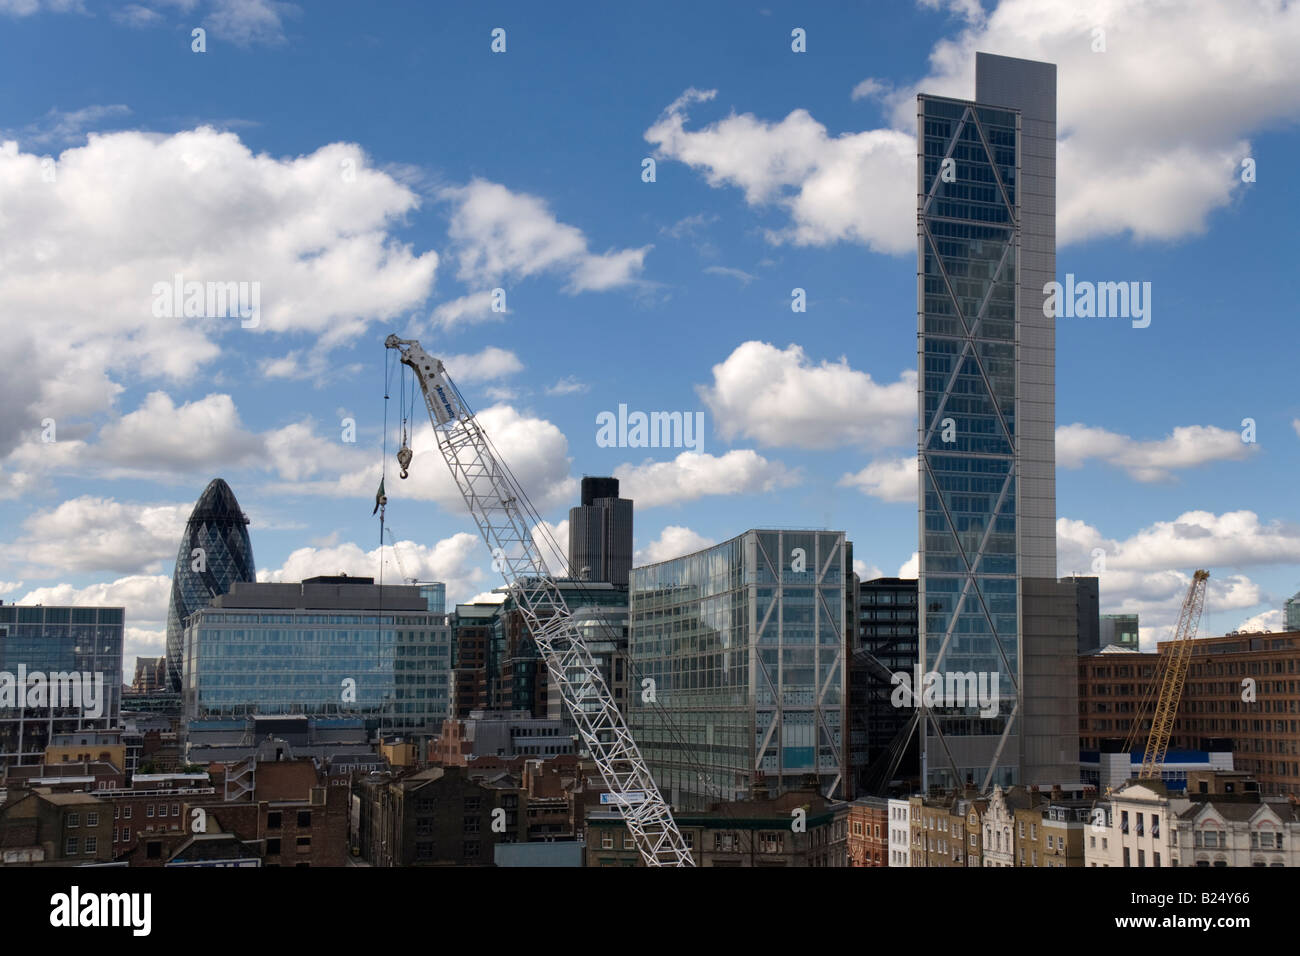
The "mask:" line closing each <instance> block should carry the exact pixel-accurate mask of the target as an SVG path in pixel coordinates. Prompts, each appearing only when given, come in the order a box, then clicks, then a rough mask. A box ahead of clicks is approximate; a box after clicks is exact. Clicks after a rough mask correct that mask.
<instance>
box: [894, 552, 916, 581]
mask: <svg viewBox="0 0 1300 956" xmlns="http://www.w3.org/2000/svg"><path fill="white" fill-rule="evenodd" d="M920 568H921V556H920V553H919V552H916V551H913V552H912V556H911V557H910V558H908V559H907V560H906V561H904V562H903V563H902V564H901V565H899V567H898V573H897V574H896V575H894V577H897V578H915V577H919V576H920V574H921V571H920Z"/></svg>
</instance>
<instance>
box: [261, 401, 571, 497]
mask: <svg viewBox="0 0 1300 956" xmlns="http://www.w3.org/2000/svg"><path fill="white" fill-rule="evenodd" d="M476 417H477V418H478V421H479V423H480V424H481V425H482V426H483V430H484V431H485V432H486V433H487V435H488V437H489V438H491V440H492V444H493V446H494V447H495V448H496V449H497V451H498V452H499V453H500V455H501V457H502V458H503V459H504V460H505V462H506V464H508V465H509V466H510V470H511V471H512V472H513V473H514V475H515V477H516V478H517V479H518V480H519V483H520V485H522V487H523V489H524V492H525V493H526V494H527V495H528V497H529V499H530V500H531V501H532V503H533V504H534V506H536V507H537V508H538V509H539V510H541V511H546V510H547V509H550V508H554V507H557V506H559V505H561V504H565V503H569V502H571V500H572V499H573V498H574V496H575V495H576V493H577V489H578V483H577V481H576V480H575V479H573V478H572V477H571V476H570V475H569V464H570V459H569V443H568V439H566V438H565V437H564V433H563V432H561V431H560V429H559V428H557V427H556V426H555V425H553V424H552V423H551V422H549V421H547V420H546V419H542V418H535V417H532V416H530V415H527V414H523V413H521V412H519V411H516V410H515V409H514V408H513V407H511V406H509V405H493V406H491V407H489V408H485V409H483V410H482V411H480V412H477V413H476ZM320 441H323V440H320ZM410 446H411V451H412V452H413V453H414V454H413V457H412V459H411V466H410V477H409V479H407V480H405V481H402V480H400V479H398V478H397V476H396V471H397V469H396V467H395V465H394V463H393V462H392V461H391V460H390V461H389V462H388V479H389V480H388V482H387V484H386V486H385V491H386V492H387V493H388V500H389V514H390V516H391V515H392V513H393V507H394V505H395V504H396V503H397V502H399V501H402V500H407V501H436V502H438V503H439V504H440V505H441V506H442V507H443V508H445V509H446V510H447V511H448V512H450V513H451V514H454V515H463V514H465V501H464V499H463V498H462V497H461V494H460V490H459V489H458V488H457V487H456V484H455V482H454V481H453V480H452V477H451V473H450V470H449V469H448V468H447V462H446V459H444V458H443V456H442V452H441V451H439V450H438V443H437V440H436V439H435V437H434V433H433V428H432V426H430V425H420V426H419V427H417V428H415V429H414V431H413V432H412V434H411V438H410ZM292 447H293V446H292V445H291V444H290V445H287V446H286V448H288V449H289V450H292ZM328 448H329V446H328V443H326V444H322V445H320V450H321V453H322V454H324V453H326V452H327V451H328ZM394 453H395V452H394ZM317 473H319V475H320V476H319V477H316V478H315V480H312V481H299V482H297V483H295V484H293V485H289V486H280V487H277V488H275V489H273V490H278V491H292V492H295V493H298V494H311V495H326V496H330V497H340V498H357V499H359V500H361V501H365V502H373V500H374V495H375V489H377V488H378V487H379V477H380V464H379V463H377V462H374V461H373V459H372V458H369V457H368V456H366V455H365V454H364V453H356V455H355V456H351V455H350V456H349V457H348V458H347V459H346V460H345V461H344V462H343V464H342V467H340V468H336V469H325V468H319V469H314V470H313V476H314V475H315V474H317ZM394 520H396V519H394Z"/></svg>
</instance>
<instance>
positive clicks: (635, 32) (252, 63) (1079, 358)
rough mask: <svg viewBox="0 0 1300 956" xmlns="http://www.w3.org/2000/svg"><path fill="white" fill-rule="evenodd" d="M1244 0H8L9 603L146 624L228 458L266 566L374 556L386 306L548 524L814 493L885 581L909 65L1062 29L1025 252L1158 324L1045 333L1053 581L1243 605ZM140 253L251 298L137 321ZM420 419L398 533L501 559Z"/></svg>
mask: <svg viewBox="0 0 1300 956" xmlns="http://www.w3.org/2000/svg"><path fill="white" fill-rule="evenodd" d="M1230 6H1231V9H1229V7H1230ZM1243 6H1244V5H1223V4H1214V3H1198V2H1190V3H1186V4H1182V5H1179V6H1178V8H1176V9H1172V10H1171V9H1167V8H1165V7H1164V6H1163V5H1161V4H1156V3H1141V2H1134V3H1131V4H1128V5H1126V6H1125V7H1124V9H1123V10H1117V9H1114V10H1113V9H1111V7H1112V5H1110V4H1105V3H1101V2H1095V3H1092V2H1069V3H1067V2H1064V0H1062V2H1055V0H1038V2H1033V3H1030V2H1028V0H1015V2H1011V0H1004V2H1002V3H1001V4H1000V5H997V6H994V5H992V4H988V3H986V4H985V5H984V6H983V7H981V6H980V5H979V4H977V3H975V2H973V0H968V2H951V3H950V2H942V3H940V2H923V3H919V4H917V5H915V6H913V5H909V4H907V3H881V4H848V3H825V4H817V5H815V8H814V9H812V10H809V9H807V6H806V5H802V4H775V3H770V4H766V5H760V6H748V5H744V4H739V3H729V4H717V5H702V4H689V5H688V4H680V3H662V4H657V5H655V6H654V8H653V9H652V10H647V9H645V8H627V9H622V8H613V7H609V6H608V5H603V4H568V5H565V6H564V7H563V8H562V9H560V10H557V9H555V8H554V6H553V5H551V6H545V7H543V6H539V5H536V4H491V5H487V4H438V5H436V6H435V5H428V4H418V3H386V4H382V5H357V4H344V3H313V4H310V5H306V4H304V5H301V6H295V5H292V4H277V3H269V2H264V0H166V2H163V0H142V2H141V3H136V4H108V3H96V2H94V0H84V2H83V3H76V2H55V3H49V2H45V0H0V79H2V80H3V82H0V142H3V143H6V145H5V146H3V147H2V148H0V330H2V331H3V332H4V335H5V339H6V341H7V342H8V344H9V346H10V350H11V351H10V359H11V361H10V363H7V364H9V365H10V366H11V372H10V373H9V375H8V378H7V381H6V382H4V383H3V384H0V598H3V599H4V600H7V601H43V602H45V603H55V602H70V601H84V602H100V603H111V604H124V605H125V606H126V607H127V613H128V631H129V640H128V648H127V654H128V660H129V659H130V658H131V657H132V656H134V655H135V654H160V653H162V638H163V631H164V629H165V623H164V622H165V612H166V591H167V581H168V579H169V577H170V574H171V570H172V562H173V561H174V558H175V549H176V544H177V541H178V535H179V531H180V528H181V526H182V525H183V522H184V520H185V517H186V516H187V514H188V512H189V510H190V508H191V507H192V506H193V503H194V500H195V499H196V498H197V496H198V494H199V493H200V491H201V490H202V488H203V486H204V485H205V484H206V483H207V481H208V480H209V479H210V478H212V477H214V476H217V475H220V476H222V477H225V478H226V479H227V480H228V481H229V482H230V483H231V486H232V488H233V489H234V491H235V494H236V495H237V497H238V498H239V501H240V503H241V505H242V506H243V507H244V509H245V510H246V511H247V512H248V513H249V515H250V516H251V518H252V526H251V534H252V539H253V547H254V553H255V559H256V563H257V566H258V568H259V572H260V573H261V574H262V575H263V576H264V577H267V578H270V579H276V580H297V579H299V578H301V577H303V576H307V575H310V574H315V573H335V572H337V571H339V570H346V571H348V572H350V573H375V572H376V569H377V561H378V556H377V554H376V553H375V549H376V546H377V543H378V527H377V519H373V518H372V517H371V515H370V511H371V507H372V504H373V495H374V489H375V485H376V483H377V479H378V473H379V471H378V470H379V467H380V464H381V452H380V440H381V431H382V421H383V414H384V407H383V405H384V403H383V393H382V383H383V375H384V359H385V356H384V349H383V348H382V341H383V338H384V336H385V335H386V334H387V333H388V332H390V331H396V332H398V333H399V334H402V335H405V336H409V337H417V338H419V339H420V340H421V342H422V343H423V344H424V345H425V347H426V348H427V349H429V351H431V352H433V353H434V354H438V355H441V356H443V357H444V359H445V360H446V361H447V365H448V371H449V373H450V375H451V376H452V378H453V379H455V380H456V381H457V383H458V384H459V385H460V387H461V390H462V392H463V393H464V394H465V396H466V398H467V399H468V400H469V401H470V402H471V403H472V404H473V405H474V406H475V407H476V408H478V409H480V410H481V411H482V412H483V419H484V421H485V423H486V425H487V427H488V428H489V431H490V432H491V433H492V435H493V437H494V439H495V440H496V442H497V444H498V446H499V447H500V448H501V449H502V451H503V452H504V453H505V454H506V456H507V458H508V459H509V460H510V462H511V464H512V466H513V467H514V469H515V471H516V472H517V473H518V474H519V476H520V478H521V479H522V480H523V481H524V483H525V485H526V487H527V489H528V491H529V494H530V496H531V497H532V498H533V500H534V503H535V504H537V505H538V506H539V507H540V508H541V510H542V512H543V514H544V516H545V517H546V518H547V519H548V520H549V521H550V522H552V523H553V524H554V525H555V526H556V530H557V531H558V532H560V534H561V535H563V531H564V528H563V525H562V524H561V522H562V521H563V519H564V518H565V517H566V515H567V509H568V507H569V506H570V505H571V504H573V503H574V501H575V500H576V497H577V479H578V478H579V477H580V476H581V475H583V474H609V473H614V474H617V475H619V476H620V477H621V478H622V479H623V481H624V489H625V493H627V494H629V495H630V496H631V497H633V498H634V499H636V501H637V517H636V545H637V548H638V553H639V556H640V557H641V558H642V560H651V559H659V558H664V557H670V556H673V555H675V554H679V553H683V552H684V551H689V550H694V549H696V548H698V547H700V546H703V545H704V544H706V543H709V542H712V541H718V540H722V539H725V538H727V537H731V536H733V535H735V534H738V533H740V532H741V531H743V530H745V529H746V528H749V527H756V526H772V525H776V526H825V527H831V528H836V529H843V530H845V531H846V532H847V533H848V534H849V536H850V538H851V540H853V542H854V546H855V556H856V557H857V558H858V560H859V562H860V567H859V570H860V572H861V573H864V574H873V575H874V574H875V573H884V574H896V573H898V572H899V570H900V568H905V567H906V566H908V565H909V562H911V560H912V557H913V554H914V552H915V550H916V512H915V485H916V482H915V472H914V470H911V471H909V468H911V469H914V461H915V439H914V427H915V424H914V419H915V407H916V403H915V386H914V378H913V376H914V374H915V367H916V352H915V332H916V322H915V314H916V280H915V269H916V265H915V231H914V229H915V207H914V202H915V199H914V192H915V188H914V184H915V141H914V137H915V122H914V114H915V110H914V102H915V93H916V91H917V90H918V89H919V90H923V91H927V92H934V93H940V94H945V95H951V96H959V97H963V98H969V97H970V96H972V95H973V93H974V68H973V52H974V51H975V50H976V49H979V50H987V51H989V52H994V53H1001V54H1006V55H1012V56H1022V57H1026V58H1031V59H1043V60H1049V61H1052V62H1055V63H1057V64H1058V86H1059V95H1058V103H1059V110H1060V113H1059V130H1058V141H1059V149H1060V152H1059V166H1058V221H1057V227H1058V243H1059V245H1058V256H1057V271H1058V275H1059V276H1060V277H1062V278H1063V277H1064V275H1065V274H1066V273H1074V274H1075V275H1076V276H1077V277H1078V278H1080V279H1086V280H1092V281H1142V282H1150V283H1151V288H1152V321H1151V324H1150V326H1149V327H1148V328H1144V329H1136V328H1133V327H1132V326H1131V324H1130V323H1129V322H1128V321H1127V320H1124V319H1097V318H1093V319H1080V318H1074V319H1071V318H1063V319H1061V320H1060V321H1059V323H1058V337H1057V350H1058V351H1057V405H1056V415H1057V424H1058V465H1059V466H1060V467H1059V470H1058V481H1057V513H1058V516H1059V519H1060V520H1059V522H1058V552H1059V567H1058V570H1059V573H1061V574H1066V573H1070V572H1072V571H1081V572H1088V571H1089V570H1090V568H1091V566H1092V562H1093V560H1094V559H1093V554H1094V550H1095V549H1097V548H1100V549H1101V550H1102V551H1104V552H1105V557H1106V570H1105V572H1104V573H1103V574H1102V583H1101V596H1102V606H1103V610H1104V611H1137V612H1139V613H1141V615H1142V619H1143V624H1144V625H1145V626H1144V630H1143V637H1144V641H1150V640H1152V639H1154V638H1155V637H1157V636H1159V637H1164V636H1165V631H1166V629H1167V627H1168V625H1169V624H1170V623H1171V622H1172V619H1173V617H1174V613H1175V611H1176V608H1177V605H1178V602H1179V600H1180V598H1181V595H1182V594H1183V592H1184V591H1185V590H1186V586H1187V583H1188V581H1189V580H1190V578H1189V575H1190V572H1191V570H1192V569H1194V568H1195V567H1199V566H1207V567H1209V568H1210V570H1211V572H1212V578H1211V583H1212V587H1211V591H1210V600H1209V606H1208V612H1209V620H1208V622H1207V626H1208V629H1209V630H1210V631H1212V632H1214V633H1222V632H1223V631H1225V630H1228V629H1231V628H1235V627H1237V626H1239V625H1242V624H1244V623H1247V622H1249V625H1248V626H1251V627H1272V628H1274V629H1277V628H1279V627H1280V625H1281V621H1280V618H1279V616H1278V614H1277V609H1278V608H1280V606H1281V602H1282V601H1283V600H1284V599H1285V598H1286V597H1288V596H1289V595H1290V594H1292V593H1294V592H1295V591H1296V590H1297V588H1298V587H1300V573H1297V565H1300V523H1298V522H1297V518H1298V515H1297V508H1296V505H1295V504H1294V503H1293V500H1294V496H1293V495H1292V494H1291V491H1292V488H1293V486H1294V481H1293V478H1292V476H1293V475H1294V474H1295V471H1296V468H1297V466H1298V465H1300V398H1297V397H1296V393H1295V390H1294V383H1293V377H1292V375H1291V374H1289V373H1290V371H1291V369H1292V368H1293V367H1294V365H1295V358H1294V355H1293V352H1294V345H1295V342H1296V335H1295V333H1294V331H1293V322H1294V319H1295V306H1294V303H1295V302H1296V301H1297V288H1296V286H1297V279H1296V270H1295V269H1294V263H1293V260H1294V257H1295V240H1294V235H1295V227H1294V223H1295V221H1296V219H1297V216H1298V214H1300V186H1297V184H1296V182H1295V179H1294V177H1293V176H1292V171H1293V168H1294V159H1293V157H1294V156H1295V155H1296V152H1297V150H1298V149H1300V133H1298V132H1297V126H1296V120H1297V117H1298V116H1300V66H1297V64H1296V62H1295V59H1294V56H1293V51H1294V50H1295V49H1296V48H1297V45H1298V41H1300V8H1298V7H1297V5H1296V4H1294V3H1292V4H1287V5H1281V4H1259V5H1251V6H1252V10H1251V11H1250V15H1244V14H1243V13H1242V7H1243ZM498 27H499V28H502V29H504V30H505V45H506V48H505V52H502V53H494V52H492V50H491V48H490V47H491V43H492V36H491V34H492V31H493V29H495V28H498ZM195 28H201V29H202V30H204V31H205V33H204V40H205V46H206V49H205V51H204V52H194V51H193V50H192V44H193V42H194V41H193V39H192V31H193V30H194V29H195ZM796 28H799V29H802V30H803V31H805V34H806V52H802V53H796V52H794V51H793V50H792V49H791V45H792V39H791V31H792V30H794V29H796ZM1098 31H1100V34H1099V33H1098ZM1207 36H1209V37H1214V38H1216V40H1215V42H1214V44H1212V45H1211V46H1210V47H1209V48H1207V47H1206V45H1205V42H1204V38H1205V37H1207ZM1099 38H1100V41H1101V42H1100V44H1099ZM1099 45H1101V46H1103V47H1104V49H1098V46H1099ZM1198 50H1205V51H1206V52H1205V53H1203V54H1198V53H1197V52H1196V51H1198ZM1198 56H1200V57H1201V58H1200V59H1198ZM45 157H49V162H46V163H44V164H43V163H42V160H43V159H44V158H45ZM647 157H650V158H653V159H654V160H655V164H656V166H655V181H654V182H645V181H643V177H642V170H643V165H642V163H643V160H644V159H645V158H647ZM1247 157H1249V158H1251V159H1253V160H1254V161H1255V167H1256V176H1255V181H1254V182H1243V181H1242V177H1241V172H1242V167H1241V162H1242V160H1243V159H1245V158H1247ZM51 169H52V170H53V175H50V171H51ZM176 273H181V274H183V275H184V277H185V279H187V280H197V281H201V282H207V281H214V282H228V281H236V282H239V281H246V282H256V283H258V286H259V289H260V305H261V310H262V311H261V315H260V317H259V324H258V325H257V327H255V328H250V329H245V328H241V323H240V322H239V320H238V319H237V318H215V317H209V318H185V317H183V316H181V317H162V318H160V317H158V316H155V315H153V314H152V312H151V303H152V294H151V292H152V288H153V285H154V283H156V282H159V281H163V282H166V281H170V280H171V279H172V276H173V275H174V274H176ZM497 288H500V289H503V290H504V291H505V295H506V303H507V311H506V312H505V313H504V314H502V313H493V312H492V311H490V309H487V308H485V307H484V302H485V301H486V299H487V297H489V296H490V294H491V290H493V289H497ZM795 288H800V289H803V290H805V293H806V297H807V310H806V311H805V312H803V313H796V312H793V311H792V310H791V298H792V290H793V289H795ZM620 404H625V405H627V406H628V408H629V410H633V411H636V410H640V411H644V412H651V411H681V412H689V413H696V412H702V413H703V414H704V421H705V434H704V439H703V443H702V447H699V448H697V449H668V448H605V447H600V446H598V445H597V442H596V424H595V423H596V416H597V415H598V414H599V413H601V412H603V411H616V410H617V408H618V406H619V405H620ZM389 414H390V419H389V421H390V426H393V425H394V424H395V421H396V418H397V416H398V415H399V414H400V413H399V411H398V409H397V393H396V392H394V393H393V400H392V401H391V402H390V408H389ZM345 418H352V419H354V420H355V422H356V432H357V440H356V442H355V443H346V442H344V441H342V440H341V439H342V420H343V419H345ZM1245 418H1252V419H1253V420H1254V422H1255V429H1256V439H1257V440H1256V441H1255V442H1253V443H1246V442H1243V441H1242V440H1241V432H1242V424H1241V423H1242V420H1243V419H1245ZM47 419H49V420H52V421H53V423H54V429H55V431H54V435H53V437H55V439H56V440H55V441H53V442H50V441H48V440H46V441H43V440H42V436H43V435H46V437H49V429H48V427H47V426H45V425H43V424H42V423H43V422H44V421H46V420H47ZM414 444H415V449H416V452H417V456H416V461H415V465H414V467H413V475H412V478H411V480H410V481H408V482H401V481H399V480H397V479H396V476H395V469H394V468H393V466H392V465H391V454H392V452H393V451H394V446H395V441H394V440H393V438H392V437H391V435H390V441H389V453H390V464H389V480H388V482H387V488H388V493H389V497H390V504H389V507H388V520H389V524H390V526H391V529H392V531H393V532H394V537H395V539H396V540H397V541H399V545H398V547H399V549H400V550H401V554H402V564H403V569H404V570H405V572H406V573H407V574H410V575H412V576H419V577H421V578H437V579H442V580H446V581H448V583H449V589H450V595H449V596H450V597H451V598H452V599H454V600H466V599H469V598H470V597H472V596H474V595H476V594H480V593H482V592H485V591H488V590H490V588H492V587H494V586H495V585H496V584H497V583H498V582H497V580H496V577H495V575H494V574H493V572H492V571H491V567H490V561H489V560H488V555H487V552H486V549H485V548H484V547H483V545H482V544H481V542H479V541H478V540H477V538H475V537H472V535H473V531H474V528H473V525H472V523H471V522H470V520H469V518H468V516H467V515H466V514H465V513H464V511H463V506H461V505H460V503H459V500H458V498H457V497H456V496H455V493H454V490H453V489H452V488H451V486H450V483H449V480H448V478H447V476H446V475H445V474H444V472H445V466H444V465H443V463H442V461H441V459H440V458H439V457H438V456H437V455H436V452H435V451H433V450H432V448H431V446H430V444H429V443H428V436H427V423H425V422H418V424H417V428H416V433H415V442H414ZM388 554H389V555H391V551H390V552H388ZM913 573H914V572H913ZM385 574H386V575H396V574H397V570H396V565H395V564H394V563H393V562H392V561H391V558H389V563H388V566H387V570H386V571H385Z"/></svg>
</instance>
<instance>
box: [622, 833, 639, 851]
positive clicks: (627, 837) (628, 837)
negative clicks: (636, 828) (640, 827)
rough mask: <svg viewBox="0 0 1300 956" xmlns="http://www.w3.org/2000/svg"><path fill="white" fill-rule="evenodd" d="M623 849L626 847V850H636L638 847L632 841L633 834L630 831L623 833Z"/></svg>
mask: <svg viewBox="0 0 1300 956" xmlns="http://www.w3.org/2000/svg"><path fill="white" fill-rule="evenodd" d="M623 849H625V850H634V849H636V846H635V844H633V843H632V834H630V833H624V834H623Z"/></svg>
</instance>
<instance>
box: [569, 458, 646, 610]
mask: <svg viewBox="0 0 1300 956" xmlns="http://www.w3.org/2000/svg"><path fill="white" fill-rule="evenodd" d="M631 570H632V501H631V499H629V498H620V497H619V496H618V479H617V478H583V479H582V504H581V505H580V506H579V507H577V508H570V509H569V574H570V576H571V577H574V578H577V579H579V580H586V581H606V582H608V583H610V584H616V585H618V586H619V587H624V588H625V587H627V579H628V574H629V572H631Z"/></svg>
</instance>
